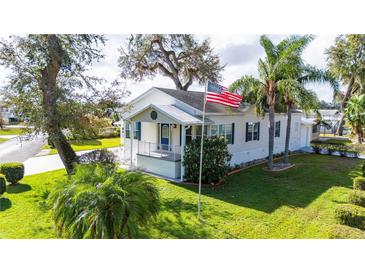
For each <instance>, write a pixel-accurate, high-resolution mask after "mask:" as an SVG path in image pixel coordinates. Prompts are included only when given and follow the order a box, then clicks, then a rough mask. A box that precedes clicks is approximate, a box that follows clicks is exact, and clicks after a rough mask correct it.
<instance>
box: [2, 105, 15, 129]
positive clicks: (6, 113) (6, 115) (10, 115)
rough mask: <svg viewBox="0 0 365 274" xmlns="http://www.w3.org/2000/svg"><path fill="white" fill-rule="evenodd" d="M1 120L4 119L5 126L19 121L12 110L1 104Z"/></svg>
mask: <svg viewBox="0 0 365 274" xmlns="http://www.w3.org/2000/svg"><path fill="white" fill-rule="evenodd" d="M0 119H3V121H4V123H5V124H10V123H13V122H17V121H18V119H17V117H16V116H15V114H14V112H13V110H12V109H11V108H7V107H4V106H3V105H1V104H0Z"/></svg>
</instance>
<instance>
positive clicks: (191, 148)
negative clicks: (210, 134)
mask: <svg viewBox="0 0 365 274" xmlns="http://www.w3.org/2000/svg"><path fill="white" fill-rule="evenodd" d="M200 145H201V139H194V140H192V141H191V143H189V144H188V145H186V146H185V152H184V159H183V165H184V168H185V179H186V180H187V181H190V182H193V183H198V182H199V171H200V147H201V146H200ZM203 150H204V152H203V155H204V157H203V165H202V183H203V184H216V183H219V182H220V181H221V180H222V179H223V178H224V177H225V176H226V175H227V174H228V171H229V161H230V160H231V157H232V156H231V154H230V153H229V151H228V146H227V142H226V140H225V139H224V138H220V137H214V138H207V139H205V140H204V146H203Z"/></svg>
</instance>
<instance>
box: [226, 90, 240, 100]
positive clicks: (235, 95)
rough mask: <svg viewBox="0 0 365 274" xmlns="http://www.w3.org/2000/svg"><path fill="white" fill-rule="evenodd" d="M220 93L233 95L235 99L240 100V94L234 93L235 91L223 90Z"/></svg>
mask: <svg viewBox="0 0 365 274" xmlns="http://www.w3.org/2000/svg"><path fill="white" fill-rule="evenodd" d="M222 94H224V95H228V96H230V97H233V98H235V99H237V100H240V101H241V100H242V96H240V95H238V94H235V93H232V92H227V91H223V92H222Z"/></svg>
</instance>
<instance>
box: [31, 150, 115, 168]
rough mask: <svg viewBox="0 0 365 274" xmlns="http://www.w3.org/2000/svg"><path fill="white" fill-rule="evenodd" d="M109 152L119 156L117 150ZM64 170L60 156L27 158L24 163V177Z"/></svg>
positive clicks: (80, 153) (78, 153)
mask: <svg viewBox="0 0 365 274" xmlns="http://www.w3.org/2000/svg"><path fill="white" fill-rule="evenodd" d="M108 150H109V151H112V152H113V153H114V154H115V155H116V156H117V157H119V155H120V149H119V148H118V147H117V148H108ZM89 151H90V150H87V151H79V152H76V154H77V155H82V154H84V153H86V152H89ZM61 168H65V166H64V165H63V163H62V161H61V158H60V156H58V154H56V155H49V156H39V157H32V158H29V159H28V160H26V161H25V162H24V169H25V175H32V174H38V173H42V172H47V171H52V170H56V169H61Z"/></svg>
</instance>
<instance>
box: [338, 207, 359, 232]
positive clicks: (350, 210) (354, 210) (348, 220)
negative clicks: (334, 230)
mask: <svg viewBox="0 0 365 274" xmlns="http://www.w3.org/2000/svg"><path fill="white" fill-rule="evenodd" d="M335 216H336V219H337V220H338V221H339V223H340V224H343V225H348V226H352V227H356V228H359V229H365V208H363V207H361V206H358V205H351V204H343V205H337V206H336V208H335Z"/></svg>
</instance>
